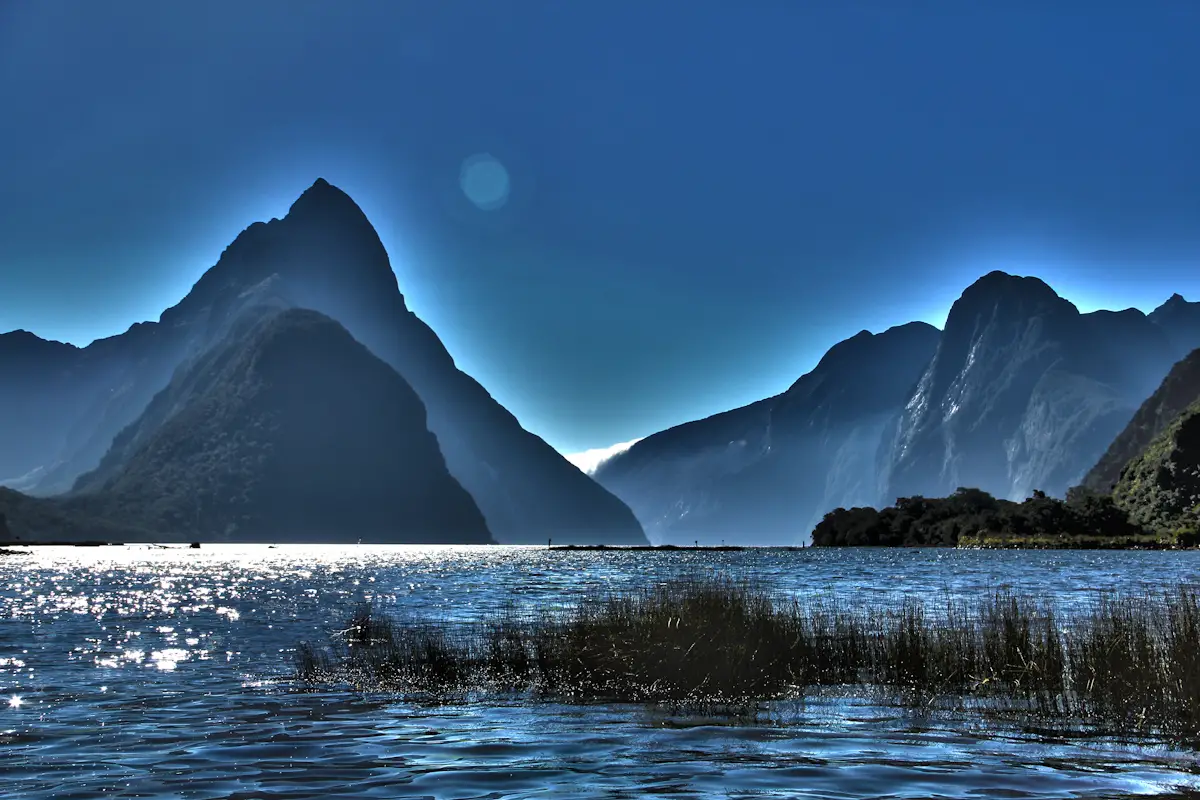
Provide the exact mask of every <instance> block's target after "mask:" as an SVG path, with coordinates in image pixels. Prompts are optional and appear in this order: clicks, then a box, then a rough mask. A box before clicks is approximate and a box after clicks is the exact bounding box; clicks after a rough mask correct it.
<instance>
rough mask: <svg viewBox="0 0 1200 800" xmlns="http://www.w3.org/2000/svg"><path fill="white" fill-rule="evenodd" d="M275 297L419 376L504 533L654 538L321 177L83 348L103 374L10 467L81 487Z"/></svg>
mask: <svg viewBox="0 0 1200 800" xmlns="http://www.w3.org/2000/svg"><path fill="white" fill-rule="evenodd" d="M264 303H266V304H272V305H276V306H279V307H288V306H296V307H303V308H311V309H315V310H317V311H320V312H321V313H323V314H326V315H328V316H330V317H331V318H333V319H335V320H338V321H339V322H341V323H342V324H343V325H345V326H346V327H347V328H348V329H349V331H350V333H351V334H352V335H353V336H354V338H355V339H357V340H358V341H360V342H362V343H363V344H364V345H366V346H367V347H368V348H369V349H370V350H371V351H372V352H373V353H375V354H376V355H378V356H379V357H380V358H382V359H383V360H384V361H385V362H387V363H388V364H389V365H391V366H392V367H393V368H394V369H395V370H396V371H397V372H399V373H400V374H401V375H402V376H403V377H404V378H405V379H406V380H407V381H408V382H409V383H410V384H411V385H412V387H413V388H414V389H415V390H416V392H417V394H418V395H419V396H420V397H421V399H422V400H423V402H424V404H425V406H426V409H427V412H428V424H429V427H430V429H431V430H432V431H433V432H434V434H435V435H436V436H437V439H438V442H439V445H440V448H441V450H442V452H443V455H444V457H445V460H446V463H447V465H448V467H449V469H450V471H451V473H452V474H454V475H455V477H456V478H457V479H458V480H459V481H460V482H461V483H462V484H463V486H464V487H465V488H466V489H467V490H468V491H469V492H470V493H471V494H472V496H473V497H475V499H476V502H477V503H478V504H479V506H480V508H481V509H482V511H483V513H484V515H485V517H486V518H487V520H488V525H489V528H490V529H491V530H492V531H493V533H494V534H495V536H496V538H497V539H498V540H500V541H506V542H542V541H545V540H546V539H547V538H550V537H553V538H554V539H555V540H556V541H563V542H572V541H575V542H588V543H595V542H606V543H610V544H616V543H644V542H645V537H644V535H643V534H642V531H641V526H640V525H639V524H638V522H637V520H636V519H635V518H634V516H633V514H632V513H631V512H630V510H629V509H628V508H626V507H625V506H624V505H623V504H622V503H621V502H620V501H619V500H617V499H616V498H615V497H613V496H612V495H610V494H609V493H608V492H606V491H605V490H604V489H603V488H601V487H600V486H599V485H597V484H596V483H595V482H593V481H592V480H590V479H589V478H588V477H587V476H586V475H584V474H582V473H581V472H579V470H577V469H576V468H575V467H574V466H572V465H571V464H570V463H569V462H567V461H566V460H565V459H563V458H562V456H561V455H559V454H558V453H557V452H556V451H554V450H553V448H551V447H550V446H549V445H547V444H546V443H545V442H544V441H542V440H541V439H539V438H538V437H536V436H534V435H533V434H530V433H528V432H527V431H525V430H524V429H522V428H521V426H520V424H519V423H518V422H517V420H516V418H515V417H513V416H512V414H510V413H509V412H508V411H507V410H505V409H504V408H502V407H501V406H500V405H499V404H498V403H496V402H495V400H493V399H492V398H491V396H490V395H489V394H488V393H487V392H486V391H485V390H484V389H483V388H482V387H481V386H480V385H479V384H478V383H476V382H475V381H474V380H473V379H471V378H470V377H469V376H467V375H465V374H463V373H462V372H460V371H458V370H457V368H456V367H455V365H454V362H453V360H452V359H451V357H450V355H449V353H447V352H446V350H445V348H444V347H443V346H442V344H441V342H440V341H439V340H438V338H437V336H436V335H435V334H434V333H433V331H431V330H430V329H429V327H428V326H426V325H425V324H424V323H423V322H421V320H419V319H418V318H417V317H416V316H415V315H413V314H412V312H411V311H409V310H408V308H407V307H406V306H405V303H404V298H403V296H402V295H401V294H400V292H399V290H398V287H397V282H396V278H395V274H394V273H393V272H392V270H391V266H390V263H389V261H388V256H387V253H386V251H385V249H384V248H383V245H382V243H381V242H380V240H379V237H378V235H377V234H376V233H375V231H374V228H373V227H372V226H371V224H370V222H369V221H368V220H367V218H366V216H365V215H364V214H363V213H362V211H361V209H360V208H359V207H358V206H357V205H356V204H355V203H354V201H353V200H351V199H350V198H349V196H348V195H346V194H345V193H344V192H342V191H341V190H339V189H337V188H335V187H333V186H331V185H330V184H329V183H327V182H326V181H324V180H318V181H317V182H316V183H314V184H313V185H312V186H311V187H310V188H309V189H308V190H306V191H305V192H304V193H303V194H302V195H301V196H300V197H299V198H298V199H297V200H296V202H295V203H293V205H292V207H291V209H290V210H289V212H288V214H287V215H286V216H285V217H284V218H283V219H279V220H272V221H270V222H267V223H255V224H254V225H251V226H250V227H248V228H247V229H246V230H244V231H243V232H242V233H241V234H240V235H239V236H238V237H237V238H236V239H235V240H234V241H233V242H232V243H231V244H230V245H229V247H227V248H226V249H225V251H224V252H223V253H222V254H221V257H220V258H219V259H218V262H217V264H216V265H214V266H213V267H212V268H210V269H209V270H208V271H207V272H206V273H205V274H204V275H203V276H202V277H201V278H200V279H199V280H198V281H197V283H196V284H195V286H194V287H193V288H192V290H191V291H190V292H189V293H188V295H187V296H186V297H184V298H183V299H182V300H181V301H180V302H179V303H177V304H176V305H175V306H173V307H171V308H169V309H167V310H166V311H164V312H163V314H162V316H161V318H160V321H159V322H158V323H146V324H143V325H140V326H135V327H134V328H131V329H130V331H128V332H127V333H126V334H122V335H121V336H118V337H113V338H112V339H109V340H104V341H103V342H96V343H93V344H92V345H90V346H89V347H88V348H84V349H83V351H82V352H83V354H84V357H85V361H87V362H89V363H93V364H96V365H97V366H98V377H97V378H96V380H95V381H94V382H92V383H87V384H83V383H79V382H73V381H68V382H67V387H68V388H67V389H65V390H64V391H66V392H68V393H69V394H70V395H71V396H72V398H73V400H72V401H71V402H70V403H66V404H65V406H64V408H63V409H62V410H61V413H56V414H54V415H51V416H49V417H47V418H45V419H41V420H39V424H38V425H37V426H36V429H35V430H34V431H33V434H32V438H33V440H34V441H33V442H32V443H31V446H30V447H29V448H27V451H28V452H30V453H33V454H34V456H35V457H26V458H23V459H21V460H19V461H18V460H16V459H14V460H13V464H12V469H11V470H10V471H12V472H14V474H24V473H26V472H28V471H29V470H31V469H42V470H44V475H45V476H44V477H43V478H42V479H41V480H40V481H39V482H38V483H37V485H36V487H35V489H36V491H38V492H40V493H54V492H62V491H66V490H68V489H70V488H71V487H72V485H73V484H74V482H75V480H76V479H77V478H78V477H79V476H80V475H82V474H84V473H86V472H89V471H91V470H93V469H95V468H96V467H97V466H98V465H99V464H100V462H101V459H102V457H103V456H104V454H105V453H106V452H107V451H108V449H109V447H110V445H111V444H112V443H113V440H114V437H116V435H117V434H118V433H119V432H120V431H121V430H123V429H124V428H126V427H127V426H128V425H130V424H131V423H132V422H134V420H136V419H137V417H138V416H139V415H140V414H141V413H142V411H143V410H145V409H146V407H147V406H148V405H149V403H150V401H151V398H153V397H154V395H155V394H156V393H157V392H158V391H160V390H161V389H162V388H163V387H165V386H166V385H167V383H168V382H169V380H170V379H171V376H172V374H173V372H174V370H175V369H176V368H177V367H179V366H180V365H181V364H185V363H191V362H192V361H193V360H195V359H197V358H199V357H200V356H201V355H202V354H203V353H204V352H205V351H206V350H207V349H208V348H209V347H211V346H213V344H214V343H215V342H217V341H219V340H221V338H222V337H224V336H225V335H226V334H227V333H228V329H229V325H230V323H231V321H232V320H234V319H236V318H237V316H238V314H239V313H240V312H241V311H243V310H244V309H246V308H249V307H252V306H255V305H261V304H264ZM4 366H5V365H4V364H2V363H0V369H2V368H3V367H4ZM2 410H3V409H0V411H2ZM10 419H11V418H5V417H3V416H0V436H4V435H7V434H8V426H9V425H10V424H11V422H10ZM64 430H66V431H69V433H68V434H67V435H65V436H63V435H62V434H61V433H59V432H60V431H64Z"/></svg>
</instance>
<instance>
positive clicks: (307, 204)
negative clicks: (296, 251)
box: [287, 178, 369, 224]
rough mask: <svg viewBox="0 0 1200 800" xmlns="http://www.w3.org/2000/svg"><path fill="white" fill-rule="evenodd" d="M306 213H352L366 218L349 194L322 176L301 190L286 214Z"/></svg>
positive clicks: (291, 215) (344, 214)
mask: <svg viewBox="0 0 1200 800" xmlns="http://www.w3.org/2000/svg"><path fill="white" fill-rule="evenodd" d="M308 213H320V214H338V215H340V216H346V215H354V216H358V217H361V218H362V219H363V220H364V221H365V220H366V218H367V216H366V214H364V213H363V211H362V209H361V208H359V207H358V203H355V202H354V200H353V198H351V197H350V195H348V194H346V193H345V192H343V191H342V190H341V189H339V188H338V187H336V186H334V185H333V184H332V183H330V182H329V181H327V180H325V179H324V178H317V179H316V180H315V181H314V182H313V185H312V186H310V187H308V188H307V189H305V190H304V191H303V192H301V194H300V196H299V197H298V198H296V202H294V203H292V206H291V208H289V209H288V213H287V216H288V217H293V216H296V215H302V216H306V215H307V214H308ZM368 224H369V223H368Z"/></svg>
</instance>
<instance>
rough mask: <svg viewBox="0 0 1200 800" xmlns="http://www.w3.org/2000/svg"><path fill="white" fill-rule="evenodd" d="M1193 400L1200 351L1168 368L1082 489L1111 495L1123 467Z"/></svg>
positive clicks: (1199, 394)
mask: <svg viewBox="0 0 1200 800" xmlns="http://www.w3.org/2000/svg"><path fill="white" fill-rule="evenodd" d="M1197 400H1200V350H1193V351H1192V352H1191V353H1190V354H1189V355H1188V356H1187V357H1186V358H1184V359H1183V360H1182V361H1180V362H1179V363H1177V364H1176V365H1175V366H1174V367H1172V368H1171V371H1170V372H1169V373H1168V374H1167V377H1166V378H1164V379H1163V382H1162V384H1160V385H1159V387H1158V389H1157V390H1156V391H1155V392H1154V394H1152V395H1150V397H1149V398H1148V399H1147V400H1146V401H1145V402H1144V403H1142V405H1141V407H1140V408H1139V409H1138V410H1137V413H1135V414H1134V415H1133V419H1131V420H1130V421H1129V424H1128V425H1126V426H1125V428H1124V430H1122V431H1121V432H1120V434H1118V435H1117V437H1116V438H1115V439H1114V440H1113V442H1112V444H1110V445H1109V447H1108V449H1107V450H1106V451H1105V452H1104V455H1103V456H1102V457H1101V458H1100V461H1099V462H1098V463H1097V464H1096V465H1095V466H1094V467H1092V469H1091V470H1090V471H1089V472H1088V473H1087V475H1086V476H1084V479H1083V482H1082V484H1083V486H1084V487H1085V488H1088V489H1091V490H1093V491H1097V492H1103V493H1108V492H1111V491H1112V490H1113V487H1115V486H1116V484H1117V481H1118V480H1119V479H1120V477H1121V470H1122V469H1124V468H1125V465H1126V464H1128V463H1129V462H1130V461H1132V460H1133V459H1135V458H1137V457H1138V456H1139V455H1141V454H1142V453H1143V452H1145V451H1146V448H1147V447H1149V446H1150V444H1151V442H1152V441H1154V439H1155V438H1156V437H1157V436H1158V435H1159V434H1161V433H1162V432H1163V431H1164V430H1166V428H1167V427H1168V426H1169V425H1171V424H1172V423H1173V422H1175V421H1176V418H1177V417H1179V415H1180V414H1182V413H1183V412H1184V411H1185V410H1186V409H1187V408H1188V406H1190V405H1191V404H1192V403H1194V402H1196V401H1197Z"/></svg>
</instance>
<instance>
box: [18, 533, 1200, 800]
mask: <svg viewBox="0 0 1200 800" xmlns="http://www.w3.org/2000/svg"><path fill="white" fill-rule="evenodd" d="M1198 566H1200V553H1191V552H1189V553H1150V552H1138V553H1135V552H1127V553H1105V552H1071V553H1065V552H1044V553H1038V552H1032V553H1015V552H955V551H932V550H903V551H869V550H848V551H823V550H807V551H790V552H789V551H778V550H761V551H745V552H740V553H739V552H731V553H619V552H604V553H601V552H582V553H563V552H555V553H551V552H547V551H546V550H545V549H542V548H519V547H499V548H496V547H493V548H483V547H453V548H445V547H368V546H362V547H331V546H324V547H290V546H280V547H278V548H274V549H268V548H267V547H265V546H241V547H237V546H210V547H206V548H204V549H202V550H200V551H192V550H175V549H171V550H163V549H154V548H148V547H145V546H131V547H127V548H97V549H87V548H40V549H36V550H35V551H33V552H32V554H30V555H23V556H3V557H0V754H2V757H3V762H2V764H0V776H2V778H3V784H0V785H2V786H3V789H0V792H2V793H3V796H5V797H15V798H51V797H53V798H93V797H155V798H157V797H164V798H165V797H189V798H210V797H211V798H246V799H247V800H248V799H249V798H301V797H430V798H510V797H511V798H516V797H560V796H561V797H581V798H589V797H597V798H599V797H614V798H616V797H630V798H632V797H643V796H662V797H828V798H842V797H894V798H918V797H961V798H967V797H1038V798H1042V797H1046V798H1049V797H1053V798H1066V797H1081V798H1082V797H1096V798H1098V797H1128V796H1136V795H1160V796H1161V795H1168V794H1171V795H1172V796H1180V794H1179V793H1183V792H1187V791H1189V789H1188V788H1187V787H1191V786H1200V768H1198V767H1197V765H1196V759H1195V757H1194V756H1193V755H1192V754H1189V753H1179V752H1171V751H1167V750H1163V749H1148V748H1140V747H1134V746H1131V745H1123V744H1119V743H1113V742H1103V741H1092V742H1078V741H1047V740H1044V739H1039V738H1038V737H1037V736H1035V735H1032V734H1023V733H1021V732H1020V731H1015V730H995V729H984V728H981V727H980V726H978V725H976V724H974V723H969V722H964V721H962V720H959V721H957V722H953V721H948V720H945V719H940V720H938V719H933V720H931V719H918V718H914V717H913V716H912V715H908V714H901V713H898V712H896V711H895V710H893V709H886V708H878V707H872V706H870V705H867V704H864V703H862V702H850V701H845V700H832V699H830V700H820V699H813V700H809V701H808V702H807V703H805V704H778V705H775V706H772V707H768V708H764V709H763V712H762V713H761V714H760V715H758V716H757V717H755V718H752V719H746V718H742V719H727V718H720V717H712V718H703V717H699V716H692V717H680V716H672V715H670V714H667V713H665V712H660V711H655V710H653V709H648V708H641V707H632V706H611V705H590V706H561V705H552V704H530V703H522V702H501V701H495V702H485V703H463V704H458V705H442V706H421V705H418V704H413V703H407V702H400V701H395V700H388V699H385V698H371V697H361V696H355V695H352V694H342V693H328V694H304V693H297V692H293V691H291V690H290V687H289V686H288V684H287V682H286V680H285V678H286V673H287V672H288V670H289V669H290V651H291V648H292V647H293V646H294V645H295V643H296V641H298V640H300V639H305V638H309V639H323V638H324V637H325V636H326V635H327V634H328V633H329V631H331V630H333V629H335V628H336V627H339V626H340V624H341V623H343V622H344V621H345V618H346V615H347V613H348V611H349V610H350V609H351V608H352V606H353V605H354V604H355V603H356V602H357V601H358V600H360V599H362V598H364V597H369V598H373V599H375V600H376V601H377V602H378V603H380V604H381V605H383V606H384V607H386V608H389V609H390V610H393V611H406V612H408V611H410V612H412V613H414V614H417V615H426V616H437V617H441V618H449V619H459V620H470V619H474V618H478V617H480V616H483V615H485V614H487V613H488V612H489V611H490V610H493V609H498V608H501V607H503V606H505V605H506V604H508V603H515V604H516V605H517V606H518V607H522V606H524V607H529V608H535V607H536V608H545V607H546V606H555V605H559V606H566V605H570V604H572V603H574V602H576V601H577V600H578V599H579V598H580V597H581V596H582V595H583V594H585V593H588V592H591V591H595V590H596V589H598V588H601V589H607V588H619V587H620V586H623V585H629V586H636V585H643V584H644V583H645V582H646V581H649V580H660V579H662V578H664V577H666V576H669V575H670V574H672V573H677V572H684V573H691V572H695V571H697V570H719V571H721V572H724V573H727V574H732V575H735V576H737V575H746V576H753V577H754V578H756V579H758V580H759V581H761V582H763V583H765V584H767V585H769V586H771V587H773V588H777V589H779V590H782V591H785V592H789V593H796V594H801V593H807V592H832V593H834V594H841V595H845V596H847V597H852V598H853V599H854V601H855V602H858V603H879V602H889V601H892V600H894V599H896V598H897V597H898V596H902V595H920V596H926V597H938V596H941V595H942V594H943V593H945V592H950V593H959V592H971V591H975V590H980V589H983V590H986V589H991V588H995V587H997V586H1002V585H1008V586H1011V587H1012V588H1013V589H1014V590H1016V591H1019V592H1022V593H1026V594H1035V595H1053V596H1055V597H1056V598H1058V599H1059V600H1060V601H1062V602H1079V601H1083V600H1086V599H1087V598H1088V597H1089V595H1091V594H1092V593H1093V592H1094V591H1095V590H1098V589H1107V588H1115V589H1119V590H1121V591H1127V592H1140V591H1143V590H1145V589H1150V590H1158V589H1160V588H1162V587H1164V586H1170V585H1174V584H1178V583H1181V582H1187V583H1192V582H1195V580H1196V570H1197V567H1198ZM5 698H6V699H7V700H6V701H4V700H5ZM1197 796H1200V795H1197Z"/></svg>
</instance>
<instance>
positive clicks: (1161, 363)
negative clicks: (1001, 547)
mask: <svg viewBox="0 0 1200 800" xmlns="http://www.w3.org/2000/svg"><path fill="white" fill-rule="evenodd" d="M1175 357H1176V349H1175V347H1174V345H1173V344H1172V343H1171V342H1170V341H1169V340H1168V337H1167V336H1166V334H1165V333H1164V332H1163V330H1162V329H1161V328H1159V327H1158V326H1157V325H1155V324H1154V323H1153V322H1152V321H1151V320H1150V319H1149V318H1147V317H1146V315H1144V314H1142V313H1141V312H1139V311H1137V310H1134V309H1130V310H1127V311H1121V312H1110V311H1103V312H1094V313H1091V314H1080V313H1079V311H1078V309H1076V308H1075V306H1074V305H1072V304H1071V303H1070V302H1068V301H1066V300H1064V299H1062V298H1061V297H1059V296H1058V295H1057V294H1056V293H1055V292H1054V290H1053V289H1051V288H1050V287H1049V286H1047V285H1046V284H1045V283H1043V282H1042V281H1041V280H1038V279H1037V278H1026V277H1017V276H1013V275H1008V274H1006V273H1003V272H993V273H990V274H988V275H986V276H984V277H983V278H981V279H979V280H978V281H977V282H976V283H974V284H973V285H972V286H970V287H969V288H968V289H967V290H966V291H964V292H963V294H962V296H961V297H960V298H959V299H958V300H957V301H956V302H955V303H954V305H953V306H952V308H951V310H950V313H949V315H948V317H947V320H946V327H945V330H944V331H943V332H942V336H941V341H940V342H939V344H938V348H937V353H936V354H935V355H934V357H933V360H932V361H931V362H930V364H929V366H928V368H927V369H926V370H925V373H924V374H923V375H922V376H921V379H920V382H919V383H918V385H917V388H916V391H915V392H914V393H913V395H912V396H911V397H910V398H909V399H908V402H907V403H906V404H905V407H904V411H903V413H902V414H901V415H900V417H899V419H898V420H897V421H896V425H895V430H894V432H893V434H892V436H891V445H890V452H889V453H888V454H887V456H886V458H887V462H888V465H887V467H886V469H887V472H888V478H887V483H886V490H885V492H884V497H883V499H884V500H890V499H894V498H897V497H907V496H912V495H924V496H928V497H944V496H947V495H949V494H951V493H952V492H954V490H955V489H956V488H958V487H960V486H970V487H978V488H980V489H984V490H985V491H988V492H991V493H992V494H995V495H997V496H999V497H1004V498H1007V499H1010V500H1018V501H1019V500H1023V499H1025V498H1026V497H1029V496H1030V495H1031V494H1032V492H1033V491H1034V490H1035V489H1040V490H1043V491H1045V492H1047V493H1048V494H1051V495H1059V496H1061V495H1062V494H1064V493H1065V492H1066V490H1067V488H1068V487H1070V486H1072V485H1074V484H1075V483H1076V482H1077V481H1078V480H1079V479H1080V478H1081V477H1082V475H1083V474H1084V472H1086V470H1087V469H1088V468H1089V467H1090V465H1092V464H1094V463H1096V461H1097V460H1098V459H1099V458H1100V454H1101V453H1103V452H1104V449H1105V448H1106V447H1107V446H1108V444H1109V443H1110V442H1111V441H1112V440H1113V437H1115V436H1116V435H1117V433H1118V432H1119V431H1120V430H1121V429H1122V428H1123V427H1124V426H1125V424H1126V423H1127V422H1128V421H1129V419H1130V417H1131V416H1132V415H1133V412H1134V410H1135V409H1136V408H1137V407H1138V406H1139V405H1140V404H1141V402H1142V400H1143V399H1144V398H1145V397H1147V396H1148V395H1149V394H1150V392H1151V391H1153V389H1154V387H1155V386H1156V385H1157V384H1158V382H1159V381H1160V380H1161V379H1162V376H1163V375H1165V374H1166V373H1167V371H1168V369H1169V368H1170V366H1171V364H1172V363H1173V361H1174V359H1175Z"/></svg>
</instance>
